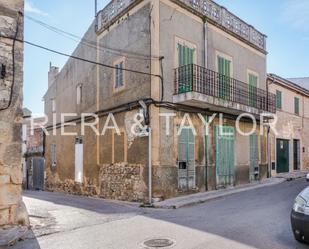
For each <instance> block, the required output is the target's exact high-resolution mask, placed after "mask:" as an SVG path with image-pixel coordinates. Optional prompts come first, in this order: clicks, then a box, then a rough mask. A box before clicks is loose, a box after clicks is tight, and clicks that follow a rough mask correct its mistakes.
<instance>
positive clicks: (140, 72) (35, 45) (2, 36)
mask: <svg viewBox="0 0 309 249" xmlns="http://www.w3.org/2000/svg"><path fill="white" fill-rule="evenodd" d="M0 38H6V39H11V40H15V41H18V42H21V43H25V44H28V45H31V46H33V47H37V48H40V49H43V50H46V51H49V52H51V53H55V54H58V55H62V56H65V57H68V58H71V59H75V60H80V61H83V62H88V63H91V64H95V65H99V66H102V67H106V68H111V69H118V70H122V71H126V72H131V73H136V74H141V75H147V76H153V77H157V78H159V79H160V80H161V86H162V87H163V84H164V82H163V77H162V76H161V75H158V74H152V73H147V72H142V71H138V70H133V69H128V68H117V67H116V66H111V65H107V64H104V63H100V62H96V61H92V60H88V59H85V58H81V57H78V56H75V55H69V54H66V53H63V52H59V51H57V50H54V49H51V48H47V47H44V46H42V45H38V44H35V43H33V42H29V41H26V40H21V39H17V38H12V37H9V36H4V35H0ZM162 97H163V92H162V93H161V100H162Z"/></svg>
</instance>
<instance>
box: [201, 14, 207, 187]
mask: <svg viewBox="0 0 309 249" xmlns="http://www.w3.org/2000/svg"><path fill="white" fill-rule="evenodd" d="M202 20H203V23H204V25H203V39H204V56H203V65H204V67H205V68H208V59H207V55H208V49H207V48H208V40H207V37H208V32H207V16H203V18H202ZM205 121H206V122H208V116H207V115H205ZM204 148H205V151H204V158H205V174H204V180H205V190H206V191H208V134H207V133H206V127H205V137H204Z"/></svg>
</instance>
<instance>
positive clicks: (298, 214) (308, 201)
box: [291, 187, 309, 242]
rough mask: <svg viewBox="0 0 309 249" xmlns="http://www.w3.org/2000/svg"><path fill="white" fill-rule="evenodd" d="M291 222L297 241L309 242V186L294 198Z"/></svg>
mask: <svg viewBox="0 0 309 249" xmlns="http://www.w3.org/2000/svg"><path fill="white" fill-rule="evenodd" d="M291 224H292V230H293V233H294V237H295V239H296V240H298V241H299V242H309V187H307V188H305V189H304V190H303V191H302V192H301V193H300V194H299V195H298V196H297V197H296V199H295V202H294V206H293V209H292V213H291Z"/></svg>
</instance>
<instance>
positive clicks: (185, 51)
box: [177, 43, 195, 93]
mask: <svg viewBox="0 0 309 249" xmlns="http://www.w3.org/2000/svg"><path fill="white" fill-rule="evenodd" d="M177 53H178V67H179V69H178V70H179V89H178V92H179V93H185V92H191V91H192V90H193V85H192V84H193V77H192V76H193V63H194V53H195V49H194V48H191V47H189V46H187V45H185V44H180V43H178V44H177Z"/></svg>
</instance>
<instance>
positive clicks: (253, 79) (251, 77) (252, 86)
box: [248, 72, 258, 107]
mask: <svg viewBox="0 0 309 249" xmlns="http://www.w3.org/2000/svg"><path fill="white" fill-rule="evenodd" d="M248 84H249V105H250V106H253V107H257V86H258V76H257V74H255V73H251V72H249V73H248Z"/></svg>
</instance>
